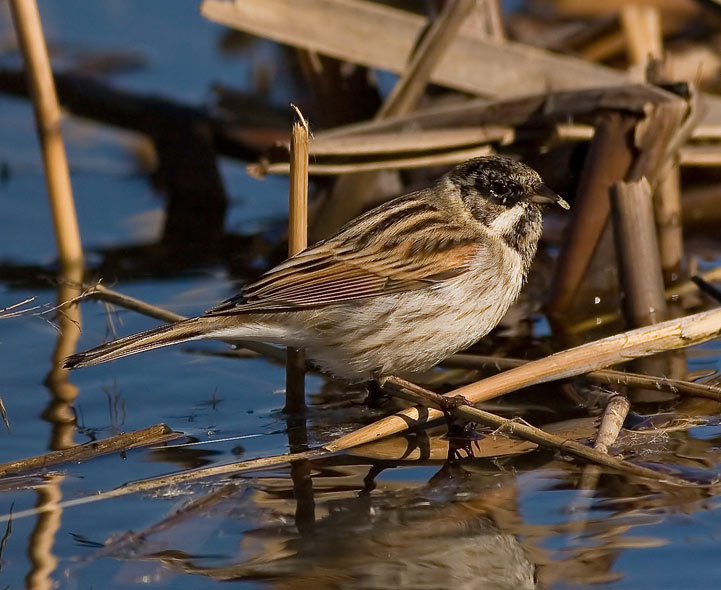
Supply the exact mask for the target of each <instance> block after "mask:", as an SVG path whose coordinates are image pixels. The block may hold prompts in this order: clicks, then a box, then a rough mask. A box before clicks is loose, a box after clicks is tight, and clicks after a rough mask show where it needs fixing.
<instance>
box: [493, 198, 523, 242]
mask: <svg viewBox="0 0 721 590" xmlns="http://www.w3.org/2000/svg"><path fill="white" fill-rule="evenodd" d="M525 213H526V208H525V207H523V206H519V205H516V206H514V207H511V208H510V209H506V210H504V211H503V213H501V214H500V215H499V216H498V217H496V218H495V219H494V220H493V221H491V223H490V225H489V228H490V229H491V231H494V232H496V233H497V234H499V235H504V234H508V233H510V232H512V231H513V229H514V228H515V227H516V224H517V223H518V221H519V220H520V219H521V217H522V216H523V215H524V214H525Z"/></svg>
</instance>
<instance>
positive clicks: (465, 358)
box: [443, 354, 721, 401]
mask: <svg viewBox="0 0 721 590" xmlns="http://www.w3.org/2000/svg"><path fill="white" fill-rule="evenodd" d="M528 362H530V361H526V360H522V359H515V358H506V357H496V356H479V355H475V354H454V355H453V356H452V357H450V358H448V359H446V360H445V361H443V365H445V366H448V367H462V368H466V369H467V368H481V367H495V368H496V369H497V370H499V371H500V370H502V369H511V368H513V367H520V366H521V365H525V364H526V363H528ZM584 378H586V379H589V380H590V381H595V382H596V383H603V384H604V385H612V386H619V385H625V386H628V387H640V388H643V389H649V388H653V389H658V390H659V391H670V392H672V393H680V394H683V395H688V396H695V397H703V398H707V399H712V400H715V401H721V387H717V386H715V385H707V384H705V383H692V382H691V381H683V380H680V379H670V378H668V377H656V376H653V375H642V374H640V373H629V372H626V371H614V370H612V369H602V370H600V371H591V372H590V373H586V374H585V375H584Z"/></svg>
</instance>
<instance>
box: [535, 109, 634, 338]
mask: <svg viewBox="0 0 721 590" xmlns="http://www.w3.org/2000/svg"><path fill="white" fill-rule="evenodd" d="M636 121H637V118H636V117H633V116H629V115H621V114H620V113H609V114H607V115H603V116H602V117H601V118H600V119H599V121H598V123H597V124H596V132H595V134H594V136H593V140H592V141H591V146H590V148H589V150H588V155H587V156H586V161H585V163H584V166H583V170H582V172H581V178H580V180H579V183H578V189H577V191H576V198H575V199H574V201H573V208H572V210H571V221H570V222H569V231H568V232H567V233H566V234H565V239H564V242H563V245H562V247H561V251H560V254H559V257H558V261H557V263H556V270H555V275H554V277H553V282H552V284H551V295H550V299H549V302H548V306H547V307H548V312H549V316H550V317H551V319H552V320H553V321H554V324H556V325H558V324H562V322H563V321H564V318H565V317H566V314H567V312H568V310H569V309H570V308H571V306H572V304H573V301H574V299H575V298H576V293H577V292H578V289H579V287H580V285H581V282H582V281H583V277H584V275H585V274H586V269H587V268H588V266H589V264H590V262H591V258H592V256H593V253H594V252H595V250H596V246H597V245H598V242H599V240H600V239H601V235H602V234H603V230H604V228H605V227H606V222H607V221H608V216H609V212H610V204H609V200H608V190H609V188H610V187H611V185H612V184H613V183H614V182H617V181H619V180H622V179H623V178H624V177H625V176H626V173H627V172H628V170H629V168H630V167H631V163H632V162H633V149H632V138H631V131H632V129H633V127H634V125H635V124H636Z"/></svg>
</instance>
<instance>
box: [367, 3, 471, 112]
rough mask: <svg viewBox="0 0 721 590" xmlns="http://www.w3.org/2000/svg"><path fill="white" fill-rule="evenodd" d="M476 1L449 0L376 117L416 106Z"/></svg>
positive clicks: (405, 110)
mask: <svg viewBox="0 0 721 590" xmlns="http://www.w3.org/2000/svg"><path fill="white" fill-rule="evenodd" d="M475 3H476V2H475V0H448V2H445V3H444V4H443V9H442V10H441V13H440V14H439V15H438V18H436V19H434V20H433V22H432V23H431V26H430V28H429V29H428V31H426V32H425V34H424V35H423V38H422V39H421V42H420V45H419V46H418V48H417V49H416V50H415V51H414V52H413V56H412V57H411V60H410V63H409V64H408V67H407V68H406V69H405V70H404V71H403V73H402V74H401V77H400V79H399V80H398V82H397V83H396V85H395V86H394V87H393V90H391V92H390V94H389V95H388V97H387V98H386V100H385V101H384V102H383V104H382V105H381V108H380V109H378V112H377V113H376V116H375V118H376V119H385V118H387V117H392V116H394V115H405V114H406V113H409V112H410V111H412V110H413V109H414V107H415V106H416V104H417V103H418V101H419V100H420V98H421V95H422V94H423V91H424V90H425V88H426V86H427V85H428V82H429V80H430V77H431V74H432V73H433V70H434V69H435V68H436V66H437V65H438V62H439V61H440V60H441V58H442V57H443V55H444V53H445V50H446V48H447V47H448V46H449V45H450V44H451V42H452V41H453V38H454V37H455V36H456V34H457V33H458V30H459V29H460V28H461V25H462V24H463V21H465V20H466V17H467V16H468V15H469V14H470V12H471V9H472V8H473V7H474V5H475Z"/></svg>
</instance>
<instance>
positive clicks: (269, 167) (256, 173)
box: [246, 146, 492, 178]
mask: <svg viewBox="0 0 721 590" xmlns="http://www.w3.org/2000/svg"><path fill="white" fill-rule="evenodd" d="M490 153H492V149H491V148H490V147H488V146H477V147H472V148H468V149H462V150H454V151H448V152H444V153H441V154H430V155H426V156H411V157H401V158H389V159H387V160H378V161H376V162H358V163H354V162H349V163H346V164H320V163H310V164H309V165H308V173H309V174H313V175H318V176H323V175H336V174H353V173H356V172H377V171H379V170H400V169H405V168H425V167H428V166H445V165H448V164H458V163H460V162H464V161H466V160H469V159H471V158H475V157H477V156H487V155H489V154H490ZM246 170H247V171H248V174H250V175H251V176H253V177H256V178H262V177H263V176H265V175H266V174H288V172H289V170H290V167H289V165H288V163H287V162H278V163H272V164H271V163H263V162H260V163H257V164H248V166H247V167H246Z"/></svg>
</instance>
